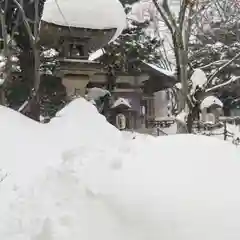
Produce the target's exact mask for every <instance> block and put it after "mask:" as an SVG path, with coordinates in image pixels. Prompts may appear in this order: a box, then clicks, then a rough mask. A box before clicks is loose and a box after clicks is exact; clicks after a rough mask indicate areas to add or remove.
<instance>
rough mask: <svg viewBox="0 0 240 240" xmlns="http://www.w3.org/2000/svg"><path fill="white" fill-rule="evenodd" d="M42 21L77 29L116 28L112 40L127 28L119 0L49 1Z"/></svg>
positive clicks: (45, 6)
mask: <svg viewBox="0 0 240 240" xmlns="http://www.w3.org/2000/svg"><path fill="white" fill-rule="evenodd" d="M109 10H110V11H109ZM42 20H44V21H45V22H49V23H54V24H57V25H61V26H67V27H76V28H90V29H112V28H116V29H117V31H116V33H115V36H114V37H113V39H112V40H115V39H116V38H117V37H118V36H119V35H120V34H121V32H122V30H123V29H124V28H125V27H126V15H125V12H124V9H123V6H122V4H121V3H120V2H119V1H118V0H91V1H84V0H67V1H66V0H47V1H46V3H45V5H44V11H43V16H42Z"/></svg>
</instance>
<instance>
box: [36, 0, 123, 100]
mask: <svg viewBox="0 0 240 240" xmlns="http://www.w3.org/2000/svg"><path fill="white" fill-rule="evenodd" d="M125 26H126V15H125V12H124V9H123V6H122V5H121V3H120V2H119V1H118V0H91V1H85V0H67V1H66V0H58V1H55V0H47V2H46V4H45V6H44V11H43V16H42V23H41V34H40V36H41V43H42V44H43V45H45V46H47V47H52V48H55V49H57V50H58V51H59V60H60V66H61V67H60V69H61V70H60V73H61V77H62V79H63V84H64V85H65V87H66V89H67V93H68V95H73V94H75V92H76V91H77V92H78V93H79V94H80V95H83V94H84V93H85V87H86V85H87V83H88V82H89V80H90V78H91V76H92V75H94V73H95V71H99V70H100V66H99V64H97V63H95V62H92V61H89V60H88V59H89V54H90V53H91V52H94V51H96V50H98V49H100V48H101V47H103V46H104V45H106V44H108V43H109V42H111V41H114V40H115V39H116V38H117V37H118V36H119V35H120V34H121V32H122V30H123V29H124V28H125ZM97 69H98V70H97Z"/></svg>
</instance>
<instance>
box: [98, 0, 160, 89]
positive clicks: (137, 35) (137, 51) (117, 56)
mask: <svg viewBox="0 0 240 240" xmlns="http://www.w3.org/2000/svg"><path fill="white" fill-rule="evenodd" d="M121 2H122V4H123V6H124V8H125V11H126V14H128V13H129V12H130V11H131V4H133V3H136V2H137V1H136V0H122V1H121ZM148 26H149V21H145V22H142V23H140V22H136V21H133V20H131V19H128V26H127V29H125V30H124V31H123V33H122V34H121V35H120V37H119V38H118V39H117V40H116V41H115V42H112V43H111V44H109V45H108V46H107V47H105V54H104V56H102V58H101V61H102V62H103V64H104V65H105V67H106V68H107V69H108V83H107V89H108V90H109V91H112V90H113V89H114V86H115V80H116V72H128V73H131V72H135V73H136V72H140V71H141V68H140V64H141V61H146V62H149V63H154V64H157V65H160V60H161V57H162V55H161V52H160V50H159V49H160V47H161V45H162V44H161V40H160V39H158V38H157V37H156V36H155V37H152V36H149V35H147V33H146V29H147V27H148Z"/></svg>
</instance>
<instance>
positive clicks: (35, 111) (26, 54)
mask: <svg viewBox="0 0 240 240" xmlns="http://www.w3.org/2000/svg"><path fill="white" fill-rule="evenodd" d="M19 61H20V67H21V70H22V77H23V81H24V82H25V86H26V88H27V93H28V96H29V104H28V107H27V109H26V113H25V114H26V115H27V116H29V117H30V118H32V119H34V120H36V121H39V117H40V104H39V101H38V98H39V97H38V92H34V90H33V89H34V77H35V64H34V54H33V51H32V50H29V51H22V52H21V53H20V56H19Z"/></svg>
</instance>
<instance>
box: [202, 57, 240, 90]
mask: <svg viewBox="0 0 240 240" xmlns="http://www.w3.org/2000/svg"><path fill="white" fill-rule="evenodd" d="M239 57H240V53H238V54H237V55H236V56H235V57H234V58H232V59H231V60H229V61H228V62H227V63H225V64H224V65H223V66H221V67H220V68H218V69H217V70H216V71H215V72H214V73H213V74H212V75H211V76H210V77H209V78H208V82H207V86H208V85H209V83H210V82H211V81H212V80H213V79H214V78H215V77H216V76H217V75H218V74H219V73H220V72H221V71H223V70H224V69H225V68H226V67H228V66H229V65H230V64H231V63H232V62H233V61H235V60H236V59H238V58H239Z"/></svg>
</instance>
